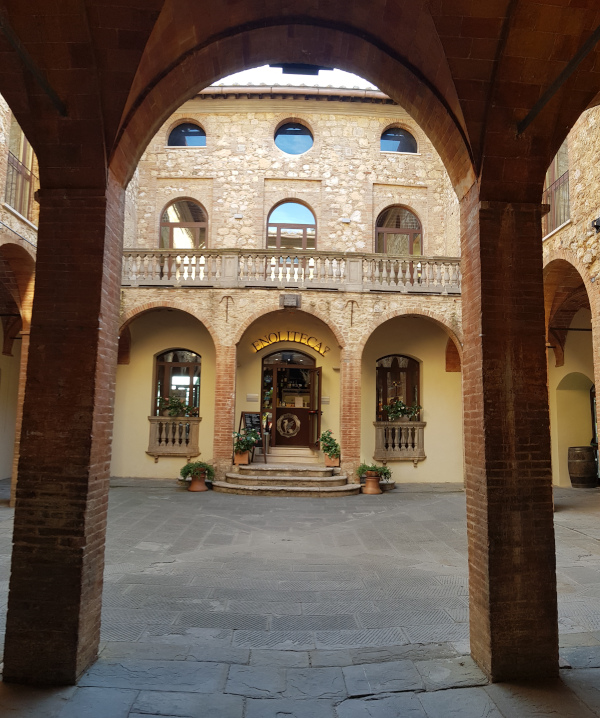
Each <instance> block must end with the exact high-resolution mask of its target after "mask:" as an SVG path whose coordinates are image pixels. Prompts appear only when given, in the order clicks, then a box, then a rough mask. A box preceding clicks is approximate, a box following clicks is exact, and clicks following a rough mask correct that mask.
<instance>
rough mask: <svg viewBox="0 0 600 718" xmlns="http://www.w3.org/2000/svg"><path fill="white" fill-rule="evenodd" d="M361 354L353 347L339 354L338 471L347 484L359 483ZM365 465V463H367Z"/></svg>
mask: <svg viewBox="0 0 600 718" xmlns="http://www.w3.org/2000/svg"><path fill="white" fill-rule="evenodd" d="M361 362H362V354H361V352H360V351H358V350H357V349H355V348H354V347H351V348H345V349H342V351H341V365H340V446H341V449H342V462H341V467H342V470H343V473H345V474H347V476H348V482H349V483H358V481H359V479H358V476H357V475H356V469H357V468H358V465H359V464H360V427H361V421H360V420H361V386H360V385H361ZM367 461H368V459H367Z"/></svg>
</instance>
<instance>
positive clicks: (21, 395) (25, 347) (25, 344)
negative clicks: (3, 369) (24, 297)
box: [10, 330, 29, 507]
mask: <svg viewBox="0 0 600 718" xmlns="http://www.w3.org/2000/svg"><path fill="white" fill-rule="evenodd" d="M28 356H29V330H28V331H27V332H21V358H20V362H19V389H18V391H17V416H16V419H15V449H14V454H13V464H12V475H11V481H10V505H11V506H13V507H14V505H15V502H16V497H17V477H18V475H19V453H20V447H21V427H22V425H23V401H24V399H25V380H26V377H27V357H28Z"/></svg>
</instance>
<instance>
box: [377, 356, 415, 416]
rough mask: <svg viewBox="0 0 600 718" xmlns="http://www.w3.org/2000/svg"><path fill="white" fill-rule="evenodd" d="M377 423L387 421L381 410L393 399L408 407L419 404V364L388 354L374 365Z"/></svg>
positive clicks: (403, 357) (383, 411) (413, 360)
mask: <svg viewBox="0 0 600 718" xmlns="http://www.w3.org/2000/svg"><path fill="white" fill-rule="evenodd" d="M375 366H376V369H375V371H376V374H377V380H376V395H377V407H376V417H377V421H387V412H386V411H385V409H384V408H383V407H384V406H385V405H386V404H390V403H391V402H392V400H393V399H400V400H401V401H403V402H404V403H405V404H407V405H408V406H413V405H414V404H419V362H418V361H417V360H416V359H411V358H410V357H407V356H403V355H402V354H389V355H388V356H385V357H381V359H378V360H377V363H376V365H375Z"/></svg>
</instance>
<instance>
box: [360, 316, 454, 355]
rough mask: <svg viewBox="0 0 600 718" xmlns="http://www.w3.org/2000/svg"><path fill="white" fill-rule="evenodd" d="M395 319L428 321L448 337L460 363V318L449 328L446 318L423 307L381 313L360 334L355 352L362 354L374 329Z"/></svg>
mask: <svg viewBox="0 0 600 718" xmlns="http://www.w3.org/2000/svg"><path fill="white" fill-rule="evenodd" d="M396 317H405V318H409V317H422V318H424V319H427V320H430V321H431V322H433V323H434V324H436V325H437V326H438V327H439V328H440V329H441V330H442V331H443V332H445V333H446V334H447V335H448V338H449V339H450V340H451V341H452V343H453V344H454V346H455V348H456V351H457V352H458V355H459V357H460V360H461V361H462V354H463V345H462V333H461V330H460V324H459V321H460V318H458V319H455V321H453V322H452V326H451V325H450V323H449V322H448V320H447V318H446V317H444V316H442V315H440V314H437V313H436V312H435V311H432V310H431V309H427V308H425V307H410V308H407V309H405V310H402V311H399V310H396V311H395V310H392V311H388V312H382V313H381V314H380V315H379V318H378V319H377V320H376V321H374V322H373V323H372V324H371V325H370V327H369V328H368V329H367V330H366V331H365V332H364V333H363V334H362V336H361V337H360V338H359V340H358V341H357V345H356V346H357V351H359V352H363V351H364V348H365V344H366V343H367V341H368V339H369V337H370V336H371V335H372V333H373V332H374V331H375V330H376V329H378V328H379V327H381V326H382V325H383V324H385V323H386V322H388V321H389V320H390V319H395V318H396Z"/></svg>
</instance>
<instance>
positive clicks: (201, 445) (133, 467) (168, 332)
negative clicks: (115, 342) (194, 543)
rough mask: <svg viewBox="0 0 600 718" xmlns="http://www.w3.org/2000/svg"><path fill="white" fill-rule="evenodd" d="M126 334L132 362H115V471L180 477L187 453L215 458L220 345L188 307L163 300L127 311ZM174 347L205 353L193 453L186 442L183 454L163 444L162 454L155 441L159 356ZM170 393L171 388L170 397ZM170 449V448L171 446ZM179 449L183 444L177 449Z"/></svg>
mask: <svg viewBox="0 0 600 718" xmlns="http://www.w3.org/2000/svg"><path fill="white" fill-rule="evenodd" d="M128 333H129V335H130V337H129V344H130V346H129V353H128V354H129V356H128V360H129V361H128V362H127V363H120V364H119V365H118V366H117V379H116V388H115V415H114V432H113V452H112V462H111V472H112V475H113V476H120V477H126V476H136V477H145V478H168V477H172V476H177V475H178V471H179V469H180V468H181V466H183V464H185V463H186V461H187V459H188V456H190V458H191V457H194V456H196V457H198V456H199V457H200V458H201V460H203V461H211V460H212V458H213V444H214V426H215V385H216V365H217V359H216V352H217V348H216V346H215V343H214V341H213V334H212V332H211V329H210V328H209V327H207V326H206V325H205V324H204V323H203V322H202V321H201V320H200V319H199V318H198V317H196V316H194V315H193V314H192V313H190V312H189V311H186V310H185V309H184V308H181V307H173V306H165V305H164V304H163V305H157V306H148V305H145V306H143V307H137V308H135V309H134V310H131V311H130V312H128V314H127V315H126V317H124V322H123V324H122V326H121V331H120V335H121V337H122V338H123V337H126V336H127V334H128ZM173 348H179V349H185V350H187V351H189V352H193V353H195V354H197V355H199V356H200V357H201V366H200V384H199V412H198V413H199V416H200V417H201V422H200V426H199V429H200V431H199V435H198V444H197V447H198V448H197V451H195V452H193V453H191V454H189V455H188V454H187V453H186V451H187V447H186V446H185V445H180V448H181V452H180V454H177V453H173V452H171V455H167V452H163V451H162V450H163V449H165V446H161V447H159V448H160V452H157V451H156V450H155V449H156V445H155V444H153V442H152V437H153V434H152V431H153V428H154V427H155V421H154V419H155V417H156V401H157V397H156V395H155V394H156V386H157V384H156V382H157V376H156V372H157V366H158V365H157V357H158V356H161V355H163V354H164V352H166V351H168V350H170V349H173ZM122 351H124V348H122ZM171 393H172V391H171V390H170V389H169V392H168V395H169V396H170V394H171ZM163 395H164V392H163ZM192 416H194V414H192ZM177 430H179V428H178V427H177ZM186 431H187V430H186ZM166 448H167V449H168V450H170V449H171V448H172V447H166ZM177 450H179V447H176V451H177ZM190 451H191V449H190ZM198 452H199V454H198Z"/></svg>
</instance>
